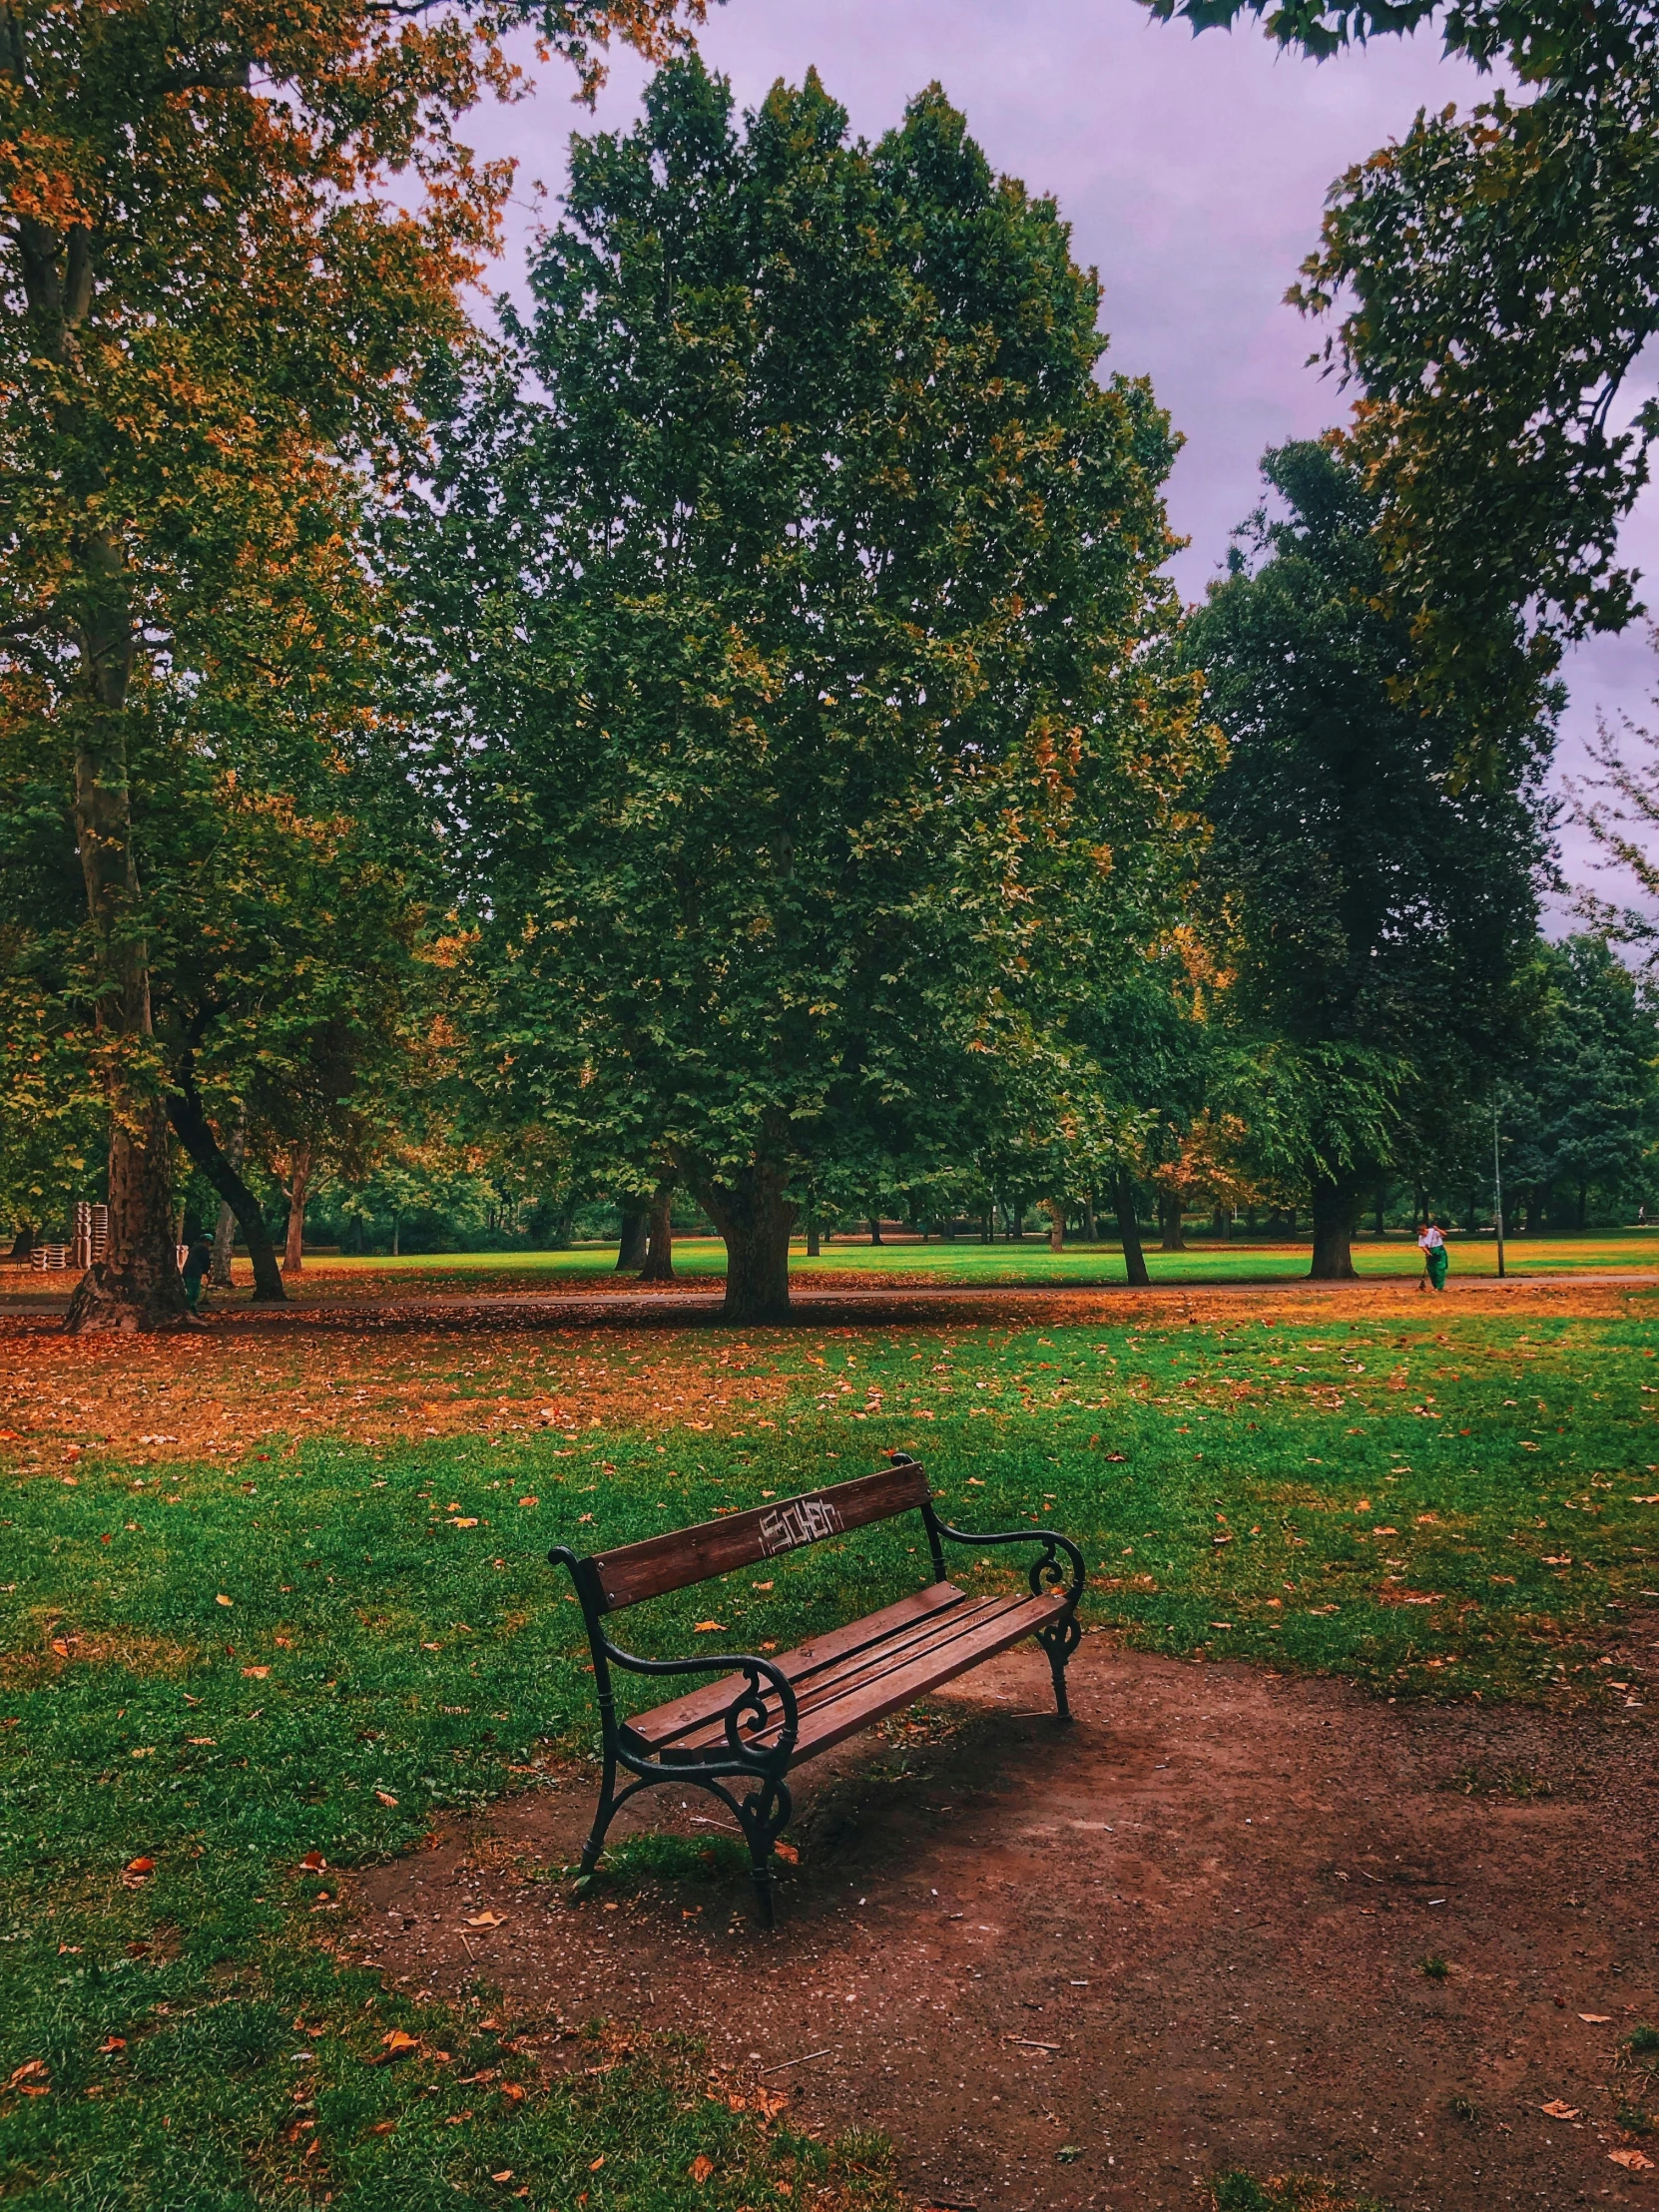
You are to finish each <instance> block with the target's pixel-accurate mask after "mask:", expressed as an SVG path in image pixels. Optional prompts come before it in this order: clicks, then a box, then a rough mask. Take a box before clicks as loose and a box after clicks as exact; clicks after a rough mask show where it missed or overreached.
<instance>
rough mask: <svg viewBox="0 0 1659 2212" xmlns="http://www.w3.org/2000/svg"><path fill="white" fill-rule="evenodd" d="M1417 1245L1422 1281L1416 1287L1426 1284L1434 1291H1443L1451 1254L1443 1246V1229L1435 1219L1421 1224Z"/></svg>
mask: <svg viewBox="0 0 1659 2212" xmlns="http://www.w3.org/2000/svg"><path fill="white" fill-rule="evenodd" d="M1417 1247H1418V1250H1419V1251H1420V1252H1421V1254H1422V1282H1420V1283H1419V1284H1418V1285H1417V1289H1418V1290H1419V1291H1420V1290H1422V1289H1423V1288H1424V1287H1425V1286H1428V1287H1431V1288H1432V1289H1434V1290H1436V1291H1443V1290H1444V1289H1445V1276H1446V1269H1447V1268H1448V1267H1449V1266H1450V1265H1451V1255H1450V1254H1449V1253H1448V1252H1447V1251H1446V1248H1445V1231H1444V1229H1443V1228H1442V1227H1441V1226H1440V1224H1439V1223H1438V1222H1437V1221H1430V1222H1425V1223H1424V1224H1423V1231H1422V1235H1421V1236H1420V1237H1419V1238H1418V1239H1417Z"/></svg>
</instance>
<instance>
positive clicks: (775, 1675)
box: [605, 1636, 801, 1763]
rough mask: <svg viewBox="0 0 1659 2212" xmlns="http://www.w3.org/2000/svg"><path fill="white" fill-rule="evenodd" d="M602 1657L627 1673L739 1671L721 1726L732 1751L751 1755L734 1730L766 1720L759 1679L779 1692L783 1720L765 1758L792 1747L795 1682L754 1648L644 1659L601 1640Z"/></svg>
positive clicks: (797, 1713)
mask: <svg viewBox="0 0 1659 2212" xmlns="http://www.w3.org/2000/svg"><path fill="white" fill-rule="evenodd" d="M605 1656H606V1657H607V1658H608V1659H610V1660H613V1661H614V1662H615V1664H616V1665H617V1666H619V1667H626V1668H627V1670H628V1672H629V1673H630V1674H741V1675H743V1676H744V1677H745V1678H746V1679H745V1683H744V1687H743V1688H742V1689H741V1690H740V1691H739V1692H738V1694H737V1696H736V1697H735V1698H734V1699H733V1700H732V1702H731V1704H730V1705H729V1706H727V1708H726V1710H725V1712H724V1713H723V1714H722V1715H721V1719H722V1722H723V1724H724V1726H725V1729H726V1741H727V1743H728V1744H729V1745H730V1746H731V1747H732V1752H733V1756H734V1757H735V1758H739V1759H747V1760H753V1759H754V1758H755V1757H756V1756H757V1755H756V1753H755V1752H754V1751H753V1750H752V1749H751V1748H750V1747H749V1746H748V1745H747V1744H745V1743H744V1741H743V1739H742V1737H741V1736H740V1735H739V1733H738V1731H739V1728H740V1727H741V1725H742V1723H743V1722H744V1721H745V1720H746V1719H749V1720H754V1721H757V1722H761V1723H765V1722H766V1720H767V1718H768V1715H767V1708H766V1696H765V1693H764V1691H763V1688H762V1682H763V1679H764V1680H765V1681H766V1682H768V1683H770V1684H771V1686H772V1688H773V1689H775V1690H776V1691H777V1693H778V1702H779V1704H780V1705H781V1706H782V1707H783V1709H784V1718H783V1724H782V1726H781V1727H780V1729H779V1733H778V1742H777V1745H776V1746H775V1748H774V1749H773V1750H772V1751H769V1752H768V1753H766V1755H765V1756H766V1759H767V1761H768V1762H769V1763H771V1762H772V1761H774V1760H776V1759H777V1758H779V1757H780V1756H781V1757H783V1758H785V1759H787V1758H788V1757H789V1754H790V1753H791V1752H792V1751H793V1750H794V1749H795V1740H796V1738H797V1736H799V1735H800V1733H801V1708H800V1707H799V1706H798V1705H797V1703H796V1698H795V1685H794V1683H793V1682H791V1680H790V1678H789V1676H788V1675H787V1674H786V1673H785V1672H784V1670H783V1668H782V1667H777V1666H774V1665H773V1663H772V1661H771V1660H770V1659H763V1658H762V1657H761V1655H760V1653H759V1652H752V1651H744V1652H736V1653H733V1652H722V1653H719V1654H718V1655H717V1654H711V1655H710V1656H709V1657H708V1658H707V1659H705V1658H704V1657H703V1656H702V1654H701V1653H699V1654H697V1655H696V1656H695V1657H693V1658H689V1659H643V1658H641V1657H640V1655H639V1654H638V1653H637V1652H633V1651H624V1650H623V1649H622V1647H621V1645H620V1644H613V1643H612V1642H611V1640H610V1638H609V1637H608V1636H607V1637H606V1639H605Z"/></svg>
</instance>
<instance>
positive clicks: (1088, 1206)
mask: <svg viewBox="0 0 1659 2212" xmlns="http://www.w3.org/2000/svg"><path fill="white" fill-rule="evenodd" d="M1083 1237H1084V1241H1085V1242H1086V1243H1088V1244H1099V1242H1100V1223H1099V1220H1098V1219H1097V1218H1096V1215H1095V1209H1094V1193H1093V1191H1091V1192H1090V1193H1089V1195H1088V1197H1087V1198H1086V1199H1085V1200H1084V1201H1083Z"/></svg>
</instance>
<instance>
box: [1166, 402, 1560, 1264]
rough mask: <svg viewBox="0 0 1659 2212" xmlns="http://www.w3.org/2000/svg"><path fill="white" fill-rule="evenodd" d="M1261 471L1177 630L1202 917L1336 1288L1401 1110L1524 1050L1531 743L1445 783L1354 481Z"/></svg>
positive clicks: (1534, 851)
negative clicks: (1201, 742) (1298, 1164)
mask: <svg viewBox="0 0 1659 2212" xmlns="http://www.w3.org/2000/svg"><path fill="white" fill-rule="evenodd" d="M1264 474H1265V475H1266V477H1267V480H1268V483H1269V486H1270V487H1271V490H1272V492H1273V493H1274V494H1275V495H1276V502H1277V504H1276V507H1275V508H1274V509H1273V510H1270V509H1268V508H1264V509H1262V510H1260V511H1259V512H1258V513H1257V515H1256V516H1255V517H1253V518H1252V520H1251V522H1250V523H1249V524H1248V525H1247V526H1246V529H1245V531H1244V533H1243V537H1244V545H1243V547H1242V548H1236V550H1235V559H1234V564H1233V572H1232V573H1231V574H1230V575H1229V576H1228V577H1226V578H1225V579H1224V580H1222V581H1220V582H1218V583H1216V584H1214V585H1212V587H1211V590H1210V596H1209V601H1208V604H1207V605H1206V606H1205V607H1203V608H1202V609H1200V610H1198V611H1197V612H1196V613H1195V614H1194V616H1193V618H1192V620H1191V622H1190V623H1189V625H1188V629H1187V636H1186V644H1187V649H1188V651H1189V652H1190V653H1191V654H1192V656H1193V658H1194V660H1195V662H1196V663H1197V665H1199V666H1200V667H1202V668H1203V669H1204V671H1205V673H1206V680H1207V685H1208V692H1207V703H1208V706H1209V709H1210V711H1211V712H1212V713H1213V714H1214V715H1215V717H1216V720H1217V722H1218V723H1219V724H1220V726H1221V729H1222V731H1223V733H1224V735H1225V736H1226V738H1227V741H1228V755H1227V762H1226V766H1225V767H1224V769H1223V771H1222V773H1221V774H1220V776H1219V777H1218V778H1217V780H1216V783H1215V785H1214V787H1213V789H1212V791H1211V793H1210V799H1209V810H1210V815H1211V819H1212V821H1213V824H1214V836H1213V841H1212V843H1211V846H1210V850H1209V853H1208V856H1207V863H1206V873H1205V904H1206V909H1207V913H1208V916H1209V918H1210V926H1211V928H1212V929H1213V931H1214V932H1215V939H1216V943H1217V952H1218V958H1219V959H1220V960H1221V961H1222V962H1223V964H1225V965H1226V966H1227V967H1229V968H1230V969H1231V971H1232V979H1231V982H1230V985H1229V988H1228V992H1227V994H1226V1005H1227V1009H1228V1011H1229V1013H1230V1015H1231V1018H1232V1019H1233V1020H1234V1021H1235V1022H1236V1023H1238V1024H1240V1025H1242V1026H1243V1028H1244V1029H1245V1030H1246V1031H1247V1032H1248V1033H1253V1034H1254V1035H1255V1036H1256V1037H1257V1038H1258V1039H1260V1040H1261V1043H1262V1047H1263V1052H1262V1056H1261V1059H1260V1066H1261V1068H1262V1072H1263V1080H1262V1082H1261V1084H1260V1086H1259V1088H1258V1095H1257V1098H1256V1103H1255V1108H1254V1114H1253V1119H1254V1120H1255V1122H1256V1125H1257V1141H1258V1143H1259V1144H1260V1145H1262V1146H1264V1147H1267V1148H1270V1149H1275V1150H1277V1151H1278V1152H1279V1153H1281V1154H1282V1155H1284V1154H1291V1155H1294V1154H1296V1153H1298V1152H1299V1153H1300V1154H1301V1157H1302V1159H1303V1161H1304V1162H1305V1163H1306V1164H1305V1169H1304V1172H1305V1174H1306V1176H1307V1179H1308V1181H1309V1183H1310V1184H1311V1186H1312V1190H1313V1195H1314V1210H1315V1255H1314V1267H1315V1272H1316V1273H1332V1274H1346V1273H1349V1272H1351V1267H1350V1262H1349V1258H1348V1238H1349V1232H1350V1229H1351V1227H1352V1220H1353V1214H1354V1210H1355V1205H1356V1202H1357V1199H1358V1196H1359V1194H1360V1192H1361V1191H1362V1190H1363V1189H1365V1188H1366V1187H1367V1186H1368V1185H1369V1184H1370V1183H1371V1182H1372V1181H1373V1180H1375V1178H1376V1176H1377V1174H1378V1172H1379V1171H1380V1169H1381V1168H1382V1167H1383V1166H1384V1165H1385V1164H1386V1163H1387V1161H1388V1159H1389V1157H1390V1153H1391V1143H1392V1132H1393V1130H1394V1128H1395V1126H1396V1125H1397V1123H1398V1120H1399V1117H1400V1115H1401V1112H1402V1111H1403V1110H1405V1108H1406V1104H1407V1094H1408V1093H1411V1092H1426V1093H1429V1094H1431V1095H1438V1096H1447V1095H1450V1096H1458V1097H1462V1096H1467V1095H1469V1094H1470V1093H1473V1094H1475V1095H1478V1094H1480V1093H1481V1092H1482V1090H1483V1089H1485V1088H1486V1087H1487V1086H1488V1085H1489V1083H1490V1081H1491V1079H1492V1077H1493V1075H1494V1074H1495V1073H1497V1072H1498V1071H1500V1070H1501V1069H1503V1068H1504V1067H1506V1066H1507V1065H1509V1064H1510V1063H1511V1060H1512V1058H1513V1056H1514V1055H1515V1053H1516V1051H1517V1048H1518V1046H1519V1045H1520V1044H1521V1043H1522V1042H1523V1039H1524V1023H1523V1017H1524V1012H1525V987H1524V986H1525V976H1526V972H1527V964H1528V961H1529V959H1530V956H1531V950H1532V945H1533V942H1534V938H1535V932H1536V927H1537V900H1536V883H1537V877H1538V870H1539V866H1540V862H1541V859H1542V847H1541V838H1540V832H1539V822H1538V812H1537V797H1538V783H1539V779H1540V776H1541V772H1542V770H1543V768H1544V766H1545V765H1546V763H1547V759H1548V751H1549V743H1550V737H1551V729H1550V724H1549V722H1548V720H1547V719H1546V718H1542V717H1533V718H1531V719H1528V720H1526V721H1523V722H1520V723H1517V724H1515V725H1512V726H1511V727H1509V728H1507V729H1505V730H1503V731H1501V732H1496V733H1494V732H1493V731H1492V730H1491V729H1490V728H1489V727H1488V729H1487V730H1486V732H1485V733H1484V736H1485V741H1486V744H1487V747H1488V751H1489V755H1490V756H1491V758H1492V761H1493V766H1492V768H1491V770H1490V773H1489V774H1488V775H1487V777H1485V778H1484V779H1480V778H1474V777H1469V776H1460V775H1459V774H1458V764H1459V762H1460V761H1461V760H1462V759H1463V758H1464V756H1465V753H1466V751H1467V748H1468V744H1469V737H1470V732H1469V729H1468V726H1467V724H1466V723H1465V722H1464V721H1463V719H1462V718H1461V717H1460V716H1459V715H1458V714H1457V713H1456V711H1455V710H1454V709H1453V708H1452V707H1450V706H1442V707H1441V708H1439V709H1437V710H1436V711H1434V712H1432V713H1425V712H1424V711H1423V710H1422V708H1421V705H1420V703H1419V702H1417V701H1416V700H1414V699H1413V698H1412V697H1411V696H1410V694H1409V689H1408V677H1409V672H1410V669H1411V665H1412V641H1411V637H1410V633H1409V628H1408V625H1407V624H1406V623H1405V622H1404V621H1403V620H1401V619H1400V618H1399V617H1397V616H1391V615H1389V614H1388V613H1386V612H1385V611H1383V610H1382V609H1381V608H1380V606H1379V595H1380V586H1381V582H1382V571H1381V561H1380V556H1379V551H1378V546H1377V542H1376V538H1375V535H1374V532H1373V522H1374V517H1375V512H1376V502H1375V500H1374V498H1373V496H1372V494H1371V493H1370V492H1369V491H1368V490H1367V488H1366V485H1365V483H1364V480H1363V478H1362V476H1361V473H1360V471H1359V470H1358V469H1357V468H1356V466H1355V465H1354V464H1353V462H1352V461H1350V460H1347V459H1346V458H1344V457H1343V456H1342V455H1341V454H1340V453H1338V452H1337V451H1335V450H1333V448H1332V447H1331V446H1329V445H1322V444H1315V443H1300V444H1294V445H1288V446H1282V447H1280V448H1278V449H1277V450H1276V451H1274V452H1271V453H1270V454H1269V455H1268V456H1267V460H1266V462H1265V464H1264ZM1286 1164H1287V1165H1288V1164H1289V1163H1288V1161H1287V1162H1286Z"/></svg>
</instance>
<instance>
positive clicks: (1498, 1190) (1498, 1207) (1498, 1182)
mask: <svg viewBox="0 0 1659 2212" xmlns="http://www.w3.org/2000/svg"><path fill="white" fill-rule="evenodd" d="M1492 1195H1493V1202H1494V1212H1495V1214H1496V1217H1497V1274H1498V1281H1499V1282H1502V1280H1503V1163H1502V1161H1501V1160H1500V1159H1499V1158H1498V1149H1497V1100H1496V1099H1495V1098H1494V1099H1493V1100H1492Z"/></svg>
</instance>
